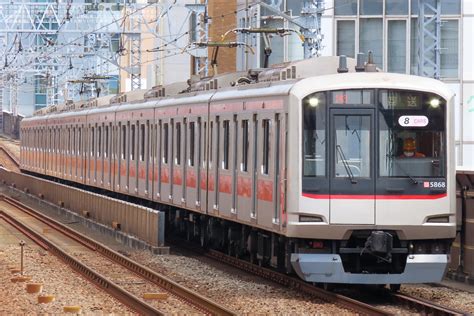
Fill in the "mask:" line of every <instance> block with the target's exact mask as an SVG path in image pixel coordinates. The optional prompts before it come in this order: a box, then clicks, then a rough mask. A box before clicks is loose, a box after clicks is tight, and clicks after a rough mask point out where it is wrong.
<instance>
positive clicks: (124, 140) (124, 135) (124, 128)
mask: <svg viewBox="0 0 474 316" xmlns="http://www.w3.org/2000/svg"><path fill="white" fill-rule="evenodd" d="M126 154H127V126H125V125H122V153H121V155H120V157H121V158H122V159H125V155H126Z"/></svg>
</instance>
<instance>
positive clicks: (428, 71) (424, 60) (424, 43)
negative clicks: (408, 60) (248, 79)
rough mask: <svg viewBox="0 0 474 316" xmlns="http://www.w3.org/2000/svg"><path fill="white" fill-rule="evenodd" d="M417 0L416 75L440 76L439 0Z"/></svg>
mask: <svg viewBox="0 0 474 316" xmlns="http://www.w3.org/2000/svg"><path fill="white" fill-rule="evenodd" d="M434 1H435V3H434V5H432V4H431V3H430V2H432V1H428V0H418V75H419V76H425V77H432V78H435V79H439V78H440V77H441V0H434Z"/></svg>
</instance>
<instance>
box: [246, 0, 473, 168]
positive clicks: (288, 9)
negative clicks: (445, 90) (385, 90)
mask: <svg viewBox="0 0 474 316" xmlns="http://www.w3.org/2000/svg"><path fill="white" fill-rule="evenodd" d="M430 1H431V3H433V4H434V3H435V2H436V0H430ZM439 1H440V3H441V22H442V23H441V47H442V50H441V72H440V73H441V80H442V81H443V82H445V83H446V84H448V85H449V86H450V87H451V89H452V90H453V91H454V92H455V93H456V105H455V117H456V127H455V129H456V133H455V138H456V155H457V164H458V165H459V166H464V167H470V168H473V167H474V61H473V58H472V56H474V44H473V41H472V39H473V32H474V0H439ZM258 2H260V1H253V0H238V14H237V18H238V26H239V27H248V26H252V27H269V28H272V27H285V28H293V29H296V30H298V29H299V28H298V27H297V26H295V25H294V24H293V23H291V22H288V21H287V20H285V19H283V18H281V17H279V16H276V15H274V13H273V12H271V11H269V10H268V9H266V8H263V7H261V6H260V5H259V4H258ZM264 2H265V3H268V4H270V5H274V6H276V7H278V6H279V8H280V10H281V11H283V12H285V13H286V14H288V15H291V16H292V17H293V18H294V19H296V20H298V18H299V15H300V12H301V8H302V5H303V2H304V1H296V0H265V1H264ZM246 5H250V6H251V9H250V10H245V6H246ZM324 8H325V9H324V11H323V16H322V19H321V30H322V34H323V36H324V39H323V46H324V47H323V50H322V55H347V56H350V57H354V56H355V55H356V53H358V52H363V53H367V51H369V50H372V51H373V52H374V57H375V62H376V63H377V65H378V67H380V68H381V69H383V70H384V71H390V72H399V73H412V74H416V73H417V67H418V60H417V43H418V40H417V37H418V36H417V17H418V15H417V14H418V0H325V1H324ZM239 40H241V41H247V43H248V44H250V45H252V46H253V47H254V48H256V53H255V55H251V54H249V53H246V52H245V50H244V48H239V51H238V53H237V56H238V57H237V69H238V70H243V69H248V68H257V67H261V66H263V46H264V43H263V40H262V39H261V38H260V36H259V35H258V34H257V35H254V34H250V35H240V38H239ZM271 46H272V50H273V53H272V55H271V56H270V64H273V63H279V62H283V61H290V60H297V59H302V58H303V48H302V45H301V41H300V39H299V38H298V36H297V35H295V34H292V35H289V36H285V37H279V36H276V37H273V38H272V40H271Z"/></svg>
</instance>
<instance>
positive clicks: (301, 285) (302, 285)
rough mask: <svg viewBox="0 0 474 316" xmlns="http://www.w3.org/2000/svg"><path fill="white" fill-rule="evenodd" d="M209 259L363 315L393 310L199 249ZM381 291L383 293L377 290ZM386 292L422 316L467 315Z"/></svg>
mask: <svg viewBox="0 0 474 316" xmlns="http://www.w3.org/2000/svg"><path fill="white" fill-rule="evenodd" d="M179 247H183V245H182V243H180V244H179ZM184 248H185V249H188V250H190V251H196V249H195V248H190V247H187V246H184ZM200 254H202V255H204V256H205V257H207V258H211V259H213V260H216V261H219V262H222V263H225V264H227V265H230V266H233V267H235V268H238V269H241V270H244V271H247V272H249V273H251V274H254V275H258V276H260V277H263V278H265V279H268V280H271V281H273V282H276V283H278V284H281V285H283V286H285V287H288V288H293V289H297V290H298V291H301V292H303V293H306V294H309V295H312V296H315V297H318V298H320V299H322V300H324V301H327V302H330V303H334V304H336V305H338V306H342V307H344V308H346V309H349V310H351V311H354V312H356V313H360V314H364V315H392V313H391V312H387V311H385V310H383V309H381V308H379V307H375V306H372V305H370V304H368V303H364V302H361V301H359V300H356V299H352V298H350V297H348V296H346V295H341V294H337V293H333V292H330V291H326V290H324V289H321V288H318V287H316V286H314V285H312V284H309V283H307V282H304V281H302V280H299V279H296V278H294V277H290V276H288V275H286V274H283V273H279V272H276V271H273V270H270V269H267V268H263V267H260V266H257V265H255V264H252V263H250V262H247V261H244V260H241V259H238V258H235V257H232V256H229V255H226V254H224V253H222V252H219V251H216V250H207V251H203V252H200ZM378 294H380V293H378ZM383 294H386V295H388V300H389V301H391V302H393V303H394V304H396V305H398V306H403V307H404V308H406V309H407V310H411V311H414V312H417V313H420V314H423V315H439V316H451V315H467V313H464V312H462V311H459V310H456V309H452V308H449V307H444V306H440V305H437V304H434V303H432V302H429V301H426V300H423V299H420V298H416V297H413V296H409V295H406V294H402V293H392V292H389V291H387V292H384V293H383Z"/></svg>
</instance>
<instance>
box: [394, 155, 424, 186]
mask: <svg viewBox="0 0 474 316" xmlns="http://www.w3.org/2000/svg"><path fill="white" fill-rule="evenodd" d="M393 161H394V162H395V163H396V164H397V166H398V167H399V168H400V170H401V171H403V173H404V174H405V175H406V176H407V177H408V178H410V180H411V181H413V184H418V180H416V179H415V178H413V177H412V176H411V175H410V174H409V173H408V172H407V171H406V170H405V169H404V168H403V167H402V165H401V164H400V163H399V162H398V161H397V160H395V159H394V160H393Z"/></svg>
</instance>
